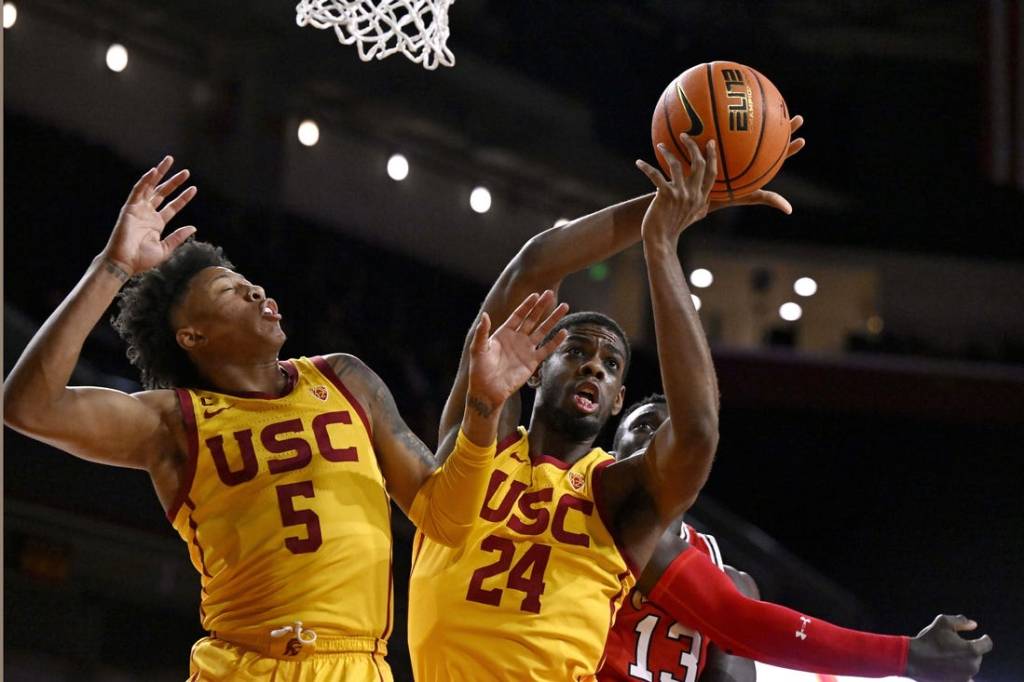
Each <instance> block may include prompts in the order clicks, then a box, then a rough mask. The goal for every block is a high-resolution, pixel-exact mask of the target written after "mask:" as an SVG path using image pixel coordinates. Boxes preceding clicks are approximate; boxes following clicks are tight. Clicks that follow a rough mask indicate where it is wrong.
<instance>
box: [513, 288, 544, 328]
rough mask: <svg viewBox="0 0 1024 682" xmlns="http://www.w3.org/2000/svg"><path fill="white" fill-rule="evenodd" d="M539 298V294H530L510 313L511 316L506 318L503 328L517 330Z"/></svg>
mask: <svg viewBox="0 0 1024 682" xmlns="http://www.w3.org/2000/svg"><path fill="white" fill-rule="evenodd" d="M539 298H540V294H530V295H529V296H527V297H526V298H525V299H524V300H523V302H522V303H520V304H519V306H518V307H517V308H516V309H515V310H513V311H512V314H511V315H509V316H508V319H507V320H505V326H506V327H508V328H509V329H519V327H521V326H522V324H523V321H524V320H525V319H526V316H527V315H528V314H529V313H530V311H531V310H532V309H533V306H534V304H535V303H536V302H537V299H539Z"/></svg>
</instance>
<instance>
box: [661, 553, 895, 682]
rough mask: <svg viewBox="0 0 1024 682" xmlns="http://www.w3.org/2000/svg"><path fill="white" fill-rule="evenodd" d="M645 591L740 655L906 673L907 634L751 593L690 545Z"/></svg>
mask: <svg viewBox="0 0 1024 682" xmlns="http://www.w3.org/2000/svg"><path fill="white" fill-rule="evenodd" d="M654 563H655V562H652V565H653V564H654ZM652 565H648V569H647V570H651V569H652ZM649 579H650V577H649V576H647V579H642V581H641V582H643V583H647V582H648V581H649ZM647 596H648V599H650V600H651V601H652V602H653V603H654V604H656V605H657V606H658V607H660V608H661V609H662V610H664V611H665V612H666V613H668V614H669V615H671V616H672V617H673V618H675V619H676V620H678V621H679V622H680V623H682V624H684V625H686V626H688V627H693V628H695V629H697V630H700V631H701V632H704V633H706V634H707V635H708V636H709V637H710V638H711V640H712V641H714V642H715V643H716V644H717V645H718V646H719V647H721V648H722V649H723V650H724V651H726V652H727V653H730V654H733V655H736V656H742V657H744V658H750V659H753V660H758V661H763V662H765V663H770V664H772V665H777V666H781V667H784V668H793V669H796V670H806V671H808V672H816V673H826V674H833V675H859V676H865V677H882V676H885V675H901V674H903V673H904V670H905V668H906V663H907V654H908V648H909V646H908V645H909V640H908V639H907V638H906V637H894V636H888V635H876V634H871V633H867V632H859V631H857V630H849V629H846V628H842V627H839V626H836V625H832V624H831V623H828V622H826V621H823V620H820V619H818V618H810V617H808V616H805V615H803V614H801V613H798V612H796V611H793V610H792V609H788V608H786V607H783V606H779V605H778V604H771V603H769V602H763V601H757V600H754V599H749V598H747V597H745V596H743V595H742V594H741V593H740V592H739V591H738V590H737V589H736V587H735V586H734V585H733V584H732V582H731V581H730V580H729V579H728V578H727V577H726V576H725V574H724V573H722V572H721V571H720V570H718V568H717V567H715V566H714V564H712V563H711V562H710V561H709V560H708V559H707V558H706V557H705V556H704V555H702V554H701V553H700V552H699V551H697V550H696V549H695V548H693V547H689V548H688V549H686V550H685V551H683V552H681V553H680V554H679V555H678V556H677V557H675V559H674V560H672V561H671V563H669V564H668V565H667V566H666V567H664V570H663V572H662V573H661V575H660V576H659V577H658V578H657V582H656V583H655V584H654V586H653V588H651V589H650V590H649V592H648V595H647Z"/></svg>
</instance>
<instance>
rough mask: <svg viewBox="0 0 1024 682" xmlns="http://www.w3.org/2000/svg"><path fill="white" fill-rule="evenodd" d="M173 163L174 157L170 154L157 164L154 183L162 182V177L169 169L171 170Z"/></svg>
mask: <svg viewBox="0 0 1024 682" xmlns="http://www.w3.org/2000/svg"><path fill="white" fill-rule="evenodd" d="M173 165H174V157H173V156H171V155H169V154H168V155H167V156H165V157H164V158H163V160H162V161H160V163H158V164H157V165H156V176H154V177H153V183H154V184H155V183H158V182H160V179H161V178H163V177H164V175H166V174H167V171H169V170H171V166H173Z"/></svg>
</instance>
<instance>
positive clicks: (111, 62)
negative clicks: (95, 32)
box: [107, 43, 128, 73]
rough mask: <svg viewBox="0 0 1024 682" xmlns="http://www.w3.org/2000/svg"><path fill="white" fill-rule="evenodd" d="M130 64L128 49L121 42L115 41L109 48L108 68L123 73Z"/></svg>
mask: <svg viewBox="0 0 1024 682" xmlns="http://www.w3.org/2000/svg"><path fill="white" fill-rule="evenodd" d="M127 66H128V50H127V48H125V46H124V45H122V44H121V43H114V44H112V45H111V46H110V47H108V48H107V68H108V69H110V70H111V71H113V72H114V73H121V72H122V71H124V70H125V68H127Z"/></svg>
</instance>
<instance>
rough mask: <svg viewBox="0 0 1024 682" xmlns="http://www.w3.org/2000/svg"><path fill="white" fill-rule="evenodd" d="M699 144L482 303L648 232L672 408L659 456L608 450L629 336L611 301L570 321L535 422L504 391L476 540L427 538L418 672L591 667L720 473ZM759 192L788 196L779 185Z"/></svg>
mask: <svg viewBox="0 0 1024 682" xmlns="http://www.w3.org/2000/svg"><path fill="white" fill-rule="evenodd" d="M684 144H685V145H686V146H687V150H688V151H689V153H690V154H689V155H690V158H691V159H693V161H694V163H693V167H694V171H693V173H692V174H691V175H690V176H688V177H683V174H682V172H681V171H680V170H679V163H678V161H676V162H675V166H674V167H675V169H676V171H677V172H676V174H675V176H674V177H673V179H672V180H671V181H666V180H665V179H664V178H663V177H661V176H660V175H659V176H658V178H659V181H658V182H656V183H655V184H656V186H657V188H658V191H657V193H656V196H655V198H654V200H653V201H652V200H650V198H649V197H642V198H638V199H636V200H633V201H631V202H627V203H625V204H620V205H618V206H615V207H611V208H609V209H605V210H604V211H601V212H598V213H596V214H593V215H591V216H588V217H586V218H583V219H581V220H579V221H576V222H575V223H571V224H570V225H568V226H565V227H562V228H555V229H554V230H551V231H548V232H546V233H543V234H542V235H539V236H538V237H536V238H534V239H533V240H531V242H529V243H528V244H527V245H526V246H525V247H524V248H523V250H522V251H520V253H519V255H518V256H517V257H516V258H515V259H514V260H513V261H512V262H511V263H510V264H509V265H508V266H507V267H506V268H505V270H504V272H503V273H502V274H501V276H500V277H499V278H498V281H497V282H496V283H495V285H494V286H493V287H492V289H491V291H490V293H489V294H488V296H487V298H486V300H485V301H484V304H483V312H486V313H488V314H489V315H490V316H492V317H493V316H495V315H500V314H501V313H502V311H508V310H510V309H511V307H512V306H513V302H514V301H515V299H516V298H517V297H521V294H522V292H524V291H526V290H528V289H529V287H531V286H534V285H541V286H544V287H547V288H550V289H556V288H557V286H558V283H559V281H560V280H561V278H562V277H564V276H565V275H567V274H569V273H570V272H573V271H575V270H578V269H581V268H582V267H584V266H586V265H588V264H589V263H590V262H593V261H596V260H599V259H601V258H603V257H606V256H608V255H610V254H612V253H614V252H616V251H619V250H621V249H623V248H625V247H626V246H628V245H629V244H631V243H633V242H635V241H636V239H637V238H638V237H641V236H642V241H643V245H644V253H645V257H646V260H647V266H648V272H649V277H650V288H651V297H652V303H653V310H654V320H655V330H656V334H657V343H658V349H659V358H660V361H661V367H662V375H663V378H664V382H665V385H666V386H670V387H672V388H671V389H670V390H669V391H668V405H669V413H670V414H671V417H672V419H671V420H670V421H669V422H667V423H666V425H665V426H664V427H663V428H662V429H660V430H659V432H658V434H657V436H656V437H655V438H654V440H653V441H652V443H651V445H650V447H649V448H648V449H647V452H646V454H645V455H642V456H639V457H634V458H631V459H628V460H625V461H622V462H618V463H613V461H614V460H613V458H612V457H611V456H610V455H609V454H608V453H606V452H604V451H602V450H601V449H599V448H595V447H594V446H593V443H594V439H595V438H596V437H597V435H598V433H599V432H600V430H601V428H602V427H603V426H604V424H605V423H606V422H607V420H608V419H609V417H611V416H612V415H614V414H617V413H618V412H619V410H620V409H621V408H622V401H623V398H624V394H625V386H624V380H625V374H626V370H627V368H628V366H629V360H630V348H629V344H628V342H627V340H626V335H625V334H624V333H623V331H622V330H621V328H620V327H619V326H618V325H617V324H616V323H615V322H614V321H612V320H611V319H609V318H607V317H606V316H604V315H600V314H597V313H583V314H581V313H576V314H574V315H569V316H568V317H566V318H565V319H563V320H562V322H561V323H560V324H559V327H560V328H564V329H566V330H568V332H569V335H568V337H567V339H566V341H565V342H563V343H562V344H561V345H560V346H559V348H558V350H557V351H555V353H554V354H553V355H552V356H551V357H550V358H548V359H547V360H546V361H545V362H544V363H543V364H542V365H541V367H540V368H539V369H538V371H537V373H536V375H535V376H534V377H533V378H531V381H530V385H531V386H532V387H533V388H534V389H535V391H536V395H535V401H534V407H533V414H532V416H531V420H530V427H529V430H526V429H522V428H519V427H518V424H519V417H520V415H519V403H518V402H517V400H516V398H512V399H510V400H509V402H508V403H507V404H506V407H505V411H504V414H503V415H502V428H501V430H500V433H501V434H502V440H501V442H500V443H499V447H498V455H497V458H496V460H495V462H496V469H495V471H494V472H493V474H492V476H491V480H490V483H489V484H488V487H487V492H486V496H485V500H484V502H483V505H482V506H481V508H480V514H479V515H478V518H477V520H476V525H475V526H474V528H473V529H472V531H471V533H470V535H469V537H468V539H467V541H466V543H465V545H464V546H463V547H460V548H449V547H445V546H443V545H440V544H439V543H436V542H434V541H432V540H431V539H430V538H427V537H424V536H423V535H422V534H418V536H417V538H416V546H415V547H414V550H413V570H412V577H411V583H410V608H409V645H410V651H411V654H412V663H413V670H414V672H415V674H416V677H417V679H418V680H419V681H420V682H440V681H441V680H452V679H473V680H476V681H483V680H507V679H515V680H549V681H551V682H555V681H556V680H557V681H559V682H561V681H563V680H590V679H593V678H594V675H595V673H596V672H597V670H598V667H599V666H600V662H601V654H602V651H603V649H604V644H605V640H606V638H607V635H608V630H609V628H610V626H611V623H612V621H613V619H614V616H615V613H616V611H617V609H618V607H619V605H620V604H621V601H622V599H623V598H624V597H625V596H626V595H627V594H628V592H629V590H630V588H631V587H632V586H633V584H634V582H635V579H634V575H635V574H637V571H638V569H639V568H642V567H643V566H644V565H645V564H646V563H647V559H648V557H649V556H650V553H651V551H652V550H653V548H654V546H655V544H656V542H657V540H658V538H659V536H660V535H661V533H662V532H663V531H664V530H665V528H667V526H668V524H670V523H671V522H672V521H673V520H674V519H675V518H676V517H678V516H679V515H680V514H682V513H683V512H684V511H685V510H686V509H687V508H689V506H690V505H691V504H692V502H693V500H694V499H695V498H696V495H697V493H698V492H699V490H700V488H701V486H702V485H703V484H704V481H705V479H706V478H707V475H708V472H709V469H710V466H711V460H712V457H713V455H714V452H715V448H716V444H717V439H718V424H717V420H718V410H717V403H718V390H717V385H716V380H715V376H714V370H713V367H712V364H711V355H710V352H709V351H708V348H707V343H706V341H705V339H704V335H703V332H702V330H701V326H700V322H699V320H698V318H697V313H696V311H695V310H694V308H693V303H692V302H691V299H690V294H689V291H688V289H687V287H686V282H685V279H684V278H683V275H682V270H681V268H680V265H679V260H678V256H677V254H676V245H677V242H678V238H679V234H680V233H681V232H682V229H683V228H685V227H686V226H687V225H689V224H691V223H693V222H695V221H697V220H699V219H700V218H702V217H703V216H704V215H705V214H706V212H707V210H708V208H709V203H708V195H709V191H710V188H711V185H712V183H713V181H714V177H715V172H716V171H715V167H716V156H715V153H714V149H713V147H709V149H708V156H709V160H708V162H707V164H705V160H704V156H703V154H702V153H701V151H700V150H699V149H698V148H697V145H696V144H695V143H694V142H693V141H692V140H690V139H689V138H686V139H685V141H684ZM651 172H652V171H651V169H650V168H649V167H648V174H649V175H651ZM651 177H652V180H653V175H652V176H651ZM751 201H752V202H755V203H756V202H762V203H770V204H772V205H775V206H777V207H780V208H784V209H785V208H788V205H787V204H786V203H785V200H783V199H782V198H781V197H778V195H774V194H769V193H761V194H759V195H757V196H756V197H754V198H753V199H751ZM641 218H643V219H642V227H641V229H640V230H638V229H637V227H638V226H640V225H641ZM549 295H550V294H545V296H549ZM469 348H470V344H469V339H467V346H466V350H465V351H464V353H463V361H462V364H461V365H460V368H459V375H458V377H457V379H456V383H455V386H454V388H453V390H452V393H451V395H450V397H449V399H448V403H447V405H446V406H445V411H444V414H443V416H442V422H441V427H440V430H441V436H442V437H445V438H450V437H451V434H452V432H454V431H455V430H456V429H457V426H458V423H459V421H460V420H461V418H462V415H463V412H464V409H463V404H464V403H465V395H466V389H467V381H468V372H469Z"/></svg>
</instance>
